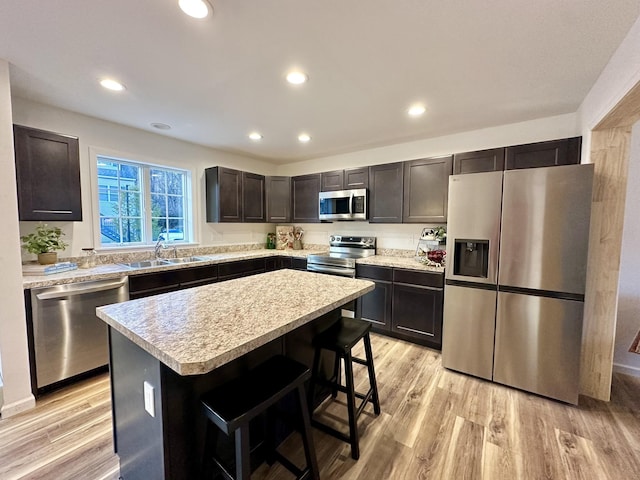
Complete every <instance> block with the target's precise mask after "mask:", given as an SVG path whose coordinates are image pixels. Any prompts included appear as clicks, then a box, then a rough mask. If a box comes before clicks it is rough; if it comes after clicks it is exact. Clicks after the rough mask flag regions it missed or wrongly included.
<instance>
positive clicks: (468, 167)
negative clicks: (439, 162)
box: [453, 148, 505, 175]
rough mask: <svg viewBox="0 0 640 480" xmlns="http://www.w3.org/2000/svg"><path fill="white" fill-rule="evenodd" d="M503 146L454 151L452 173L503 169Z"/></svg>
mask: <svg viewBox="0 0 640 480" xmlns="http://www.w3.org/2000/svg"><path fill="white" fill-rule="evenodd" d="M504 156H505V149H504V148H492V149H491V150H480V151H477V152H465V153H456V154H455V155H454V156H453V174H454V175H459V174H461V173H480V172H496V171H501V170H504Z"/></svg>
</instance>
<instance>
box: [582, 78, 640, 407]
mask: <svg viewBox="0 0 640 480" xmlns="http://www.w3.org/2000/svg"><path fill="white" fill-rule="evenodd" d="M638 120H640V82H638V83H637V84H636V85H635V86H634V87H633V88H632V89H631V90H629V92H627V94H626V95H625V96H624V97H623V98H622V99H621V100H620V101H619V102H618V103H617V104H616V106H615V107H614V108H613V109H612V110H611V111H610V112H609V113H607V115H605V117H604V118H603V119H602V120H601V121H600V123H598V124H597V125H596V126H595V127H594V128H593V130H592V131H591V163H593V164H594V169H595V174H594V183H593V198H592V203H591V227H590V232H589V259H588V262H587V285H586V294H585V312H584V327H583V335H582V361H581V369H580V393H581V394H583V395H587V396H589V397H593V398H596V399H598V400H605V401H609V400H610V397H611V378H612V375H613V354H614V347H615V334H616V323H617V313H618V312H617V309H618V283H619V277H620V256H621V251H622V231H623V227H624V209H625V200H626V194H627V172H628V166H629V157H630V145H631V130H632V127H633V125H634V124H635V123H636V122H637V121H638Z"/></svg>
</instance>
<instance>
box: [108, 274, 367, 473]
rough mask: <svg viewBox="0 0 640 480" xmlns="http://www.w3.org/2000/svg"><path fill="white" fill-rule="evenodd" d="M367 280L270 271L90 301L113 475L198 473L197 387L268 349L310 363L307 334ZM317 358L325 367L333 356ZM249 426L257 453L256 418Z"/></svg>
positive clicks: (229, 374) (208, 385)
mask: <svg viewBox="0 0 640 480" xmlns="http://www.w3.org/2000/svg"><path fill="white" fill-rule="evenodd" d="M373 288H374V284H373V283H372V282H370V281H367V280H357V279H350V278H343V277H338V276H329V275H322V274H316V273H310V272H303V271H295V270H278V271H274V272H269V273H264V274H259V275H253V276H250V277H245V278H239V279H236V280H229V281H226V282H221V283H216V284H211V285H206V286H203V287H197V288H191V289H187V290H180V291H177V292H171V293H165V294H162V295H157V296H153V297H147V298H141V299H138V300H131V301H129V302H125V303H119V304H114V305H108V306H105V307H100V308H98V309H97V315H98V317H99V318H101V319H102V320H104V321H105V322H106V323H107V324H108V326H109V355H110V367H111V395H112V408H113V431H114V445H115V450H116V453H117V454H118V456H119V457H120V475H121V478H122V479H124V480H137V479H141V480H142V479H144V480H148V479H150V478H153V479H171V480H177V479H189V480H192V479H195V478H198V476H199V466H200V464H201V458H202V449H203V448H202V447H203V444H204V431H205V425H206V423H205V417H204V415H203V413H202V409H201V407H200V397H201V396H202V394H204V393H205V392H207V391H209V390H211V389H212V388H213V387H215V386H218V385H220V384H222V383H224V382H226V381H228V380H230V379H232V378H234V377H237V376H238V375H240V374H242V373H244V372H246V371H247V370H249V369H251V368H253V367H254V366H256V365H258V364H259V363H261V362H262V361H264V360H266V359H267V358H269V357H271V356H273V355H275V354H284V355H287V356H289V357H292V358H294V359H296V360H298V361H300V362H302V363H304V364H306V365H308V366H311V363H312V359H313V347H312V346H311V340H312V338H313V336H314V335H315V334H316V333H318V332H319V331H322V330H323V329H325V328H326V327H328V326H329V325H330V324H332V323H333V322H335V321H337V319H338V318H339V317H340V307H341V306H342V305H344V304H345V303H348V302H350V301H352V300H354V299H356V298H358V297H360V296H361V295H363V294H365V293H367V292H369V291H372V290H373ZM323 363H324V364H325V365H326V369H325V370H326V371H330V369H331V368H332V366H333V359H331V358H326V359H324V362H323ZM252 427H253V426H252ZM253 430H255V431H256V434H255V435H254V432H253ZM253 430H252V444H253V446H258V448H257V449H256V451H255V452H254V453H255V461H256V462H259V461H260V456H261V452H260V448H259V444H260V443H261V440H262V437H261V428H260V424H259V423H258V424H256V428H255V429H253ZM252 458H253V457H252Z"/></svg>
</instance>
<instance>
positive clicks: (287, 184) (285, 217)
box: [266, 177, 291, 223]
mask: <svg viewBox="0 0 640 480" xmlns="http://www.w3.org/2000/svg"><path fill="white" fill-rule="evenodd" d="M266 182H267V222H269V223H284V222H290V221H291V177H266Z"/></svg>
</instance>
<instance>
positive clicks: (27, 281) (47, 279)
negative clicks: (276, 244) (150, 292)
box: [22, 249, 326, 289]
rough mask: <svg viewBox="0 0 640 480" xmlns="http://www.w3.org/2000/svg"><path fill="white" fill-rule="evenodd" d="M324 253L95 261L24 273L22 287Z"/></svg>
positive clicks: (274, 252)
mask: <svg viewBox="0 0 640 480" xmlns="http://www.w3.org/2000/svg"><path fill="white" fill-rule="evenodd" d="M319 253H326V250H267V249H262V250H247V251H239V252H227V253H213V254H203V255H202V256H203V257H207V258H209V260H206V261H202V262H189V263H178V264H167V265H159V266H156V267H150V268H129V267H126V266H124V265H121V264H118V263H110V264H105V265H98V266H96V267H93V268H86V269H84V268H78V269H76V270H71V271H67V272H62V273H54V274H53V275H28V276H27V275H25V276H23V277H22V287H23V288H25V289H27V288H37V287H50V286H53V285H64V284H67V283H75V282H88V281H93V280H108V279H111V278H117V277H120V276H122V275H141V274H144V273H152V272H162V271H166V270H178V269H181V268H190V267H197V266H203V265H215V264H220V263H228V262H236V261H239V260H250V259H252V258H267V257H276V256H282V255H285V256H289V257H297V258H306V257H307V255H311V254H319Z"/></svg>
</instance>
